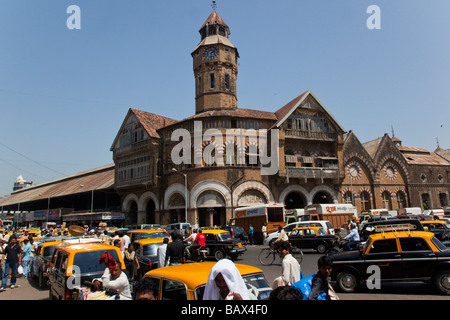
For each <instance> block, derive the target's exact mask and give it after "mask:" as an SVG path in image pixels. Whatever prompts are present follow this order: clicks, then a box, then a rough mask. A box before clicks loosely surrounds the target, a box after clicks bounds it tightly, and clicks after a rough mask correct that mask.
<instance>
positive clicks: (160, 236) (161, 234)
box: [135, 232, 168, 240]
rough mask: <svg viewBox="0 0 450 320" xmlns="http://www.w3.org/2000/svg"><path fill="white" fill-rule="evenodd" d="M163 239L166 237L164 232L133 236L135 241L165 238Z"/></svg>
mask: <svg viewBox="0 0 450 320" xmlns="http://www.w3.org/2000/svg"><path fill="white" fill-rule="evenodd" d="M165 237H168V235H167V233H166V232H152V233H137V234H136V235H135V240H137V239H148V238H165Z"/></svg>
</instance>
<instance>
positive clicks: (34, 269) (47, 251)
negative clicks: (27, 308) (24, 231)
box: [30, 239, 63, 288]
mask: <svg viewBox="0 0 450 320" xmlns="http://www.w3.org/2000/svg"><path fill="white" fill-rule="evenodd" d="M52 240H53V239H52ZM62 243H63V241H62V239H57V240H53V241H45V242H42V243H40V244H39V245H38V246H37V249H36V252H35V254H34V257H33V259H32V262H31V271H30V272H31V276H32V277H33V278H35V279H37V281H38V284H39V287H40V288H45V287H46V286H47V282H48V271H49V268H50V259H51V258H52V255H53V252H54V251H55V249H56V248H57V247H58V246H59V245H61V244H62Z"/></svg>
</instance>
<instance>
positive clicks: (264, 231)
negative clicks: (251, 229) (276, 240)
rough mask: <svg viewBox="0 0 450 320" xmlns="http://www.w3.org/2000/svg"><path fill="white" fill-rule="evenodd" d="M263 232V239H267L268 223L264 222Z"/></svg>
mask: <svg viewBox="0 0 450 320" xmlns="http://www.w3.org/2000/svg"><path fill="white" fill-rule="evenodd" d="M261 232H262V234H263V238H264V239H265V238H266V237H267V223H265V222H264V224H263V226H262V227H261Z"/></svg>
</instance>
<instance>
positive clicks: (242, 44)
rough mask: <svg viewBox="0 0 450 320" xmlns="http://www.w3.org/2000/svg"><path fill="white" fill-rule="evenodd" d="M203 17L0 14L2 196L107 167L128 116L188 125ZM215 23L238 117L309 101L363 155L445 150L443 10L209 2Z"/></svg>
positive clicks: (449, 26) (86, 4)
mask: <svg viewBox="0 0 450 320" xmlns="http://www.w3.org/2000/svg"><path fill="white" fill-rule="evenodd" d="M211 4H212V1H211V0H189V1H186V0H172V1H167V0H164V1H163V0H158V1H155V0H126V1H123V0H34V1H29V0H0V116H1V122H0V196H2V195H7V194H10V193H11V192H12V188H13V184H14V181H15V180H16V178H17V176H18V175H19V174H21V175H22V176H23V178H24V179H25V180H27V181H33V182H34V183H36V184H39V183H44V182H47V181H51V180H54V179H59V178H62V177H65V176H68V175H72V174H75V173H79V172H82V171H85V170H89V169H93V168H97V167H101V166H103V165H107V164H111V163H113V159H112V152H111V151H110V148H111V145H112V143H113V141H114V138H115V137H116V135H117V133H118V131H119V129H120V126H121V124H122V122H123V121H124V119H125V116H126V114H127V111H128V109H129V108H137V109H141V110H144V111H148V112H152V113H156V114H159V115H162V116H166V117H169V118H173V119H176V120H182V119H184V118H187V117H189V116H192V115H193V114H194V113H195V96H194V93H195V91H194V89H195V87H194V75H193V70H192V57H191V52H192V51H193V50H194V48H195V47H196V46H197V44H198V43H199V42H200V34H199V33H198V30H199V29H200V27H201V26H202V24H203V23H204V21H205V20H206V19H207V18H208V16H209V14H210V13H211V12H212V7H211ZM72 5H76V6H78V8H79V9H80V14H79V15H78V16H74V12H73V11H71V10H70V11H69V13H68V12H67V11H68V8H69V7H70V6H72ZM372 5H375V6H377V8H378V9H379V10H378V11H376V12H375V11H372V10H369V11H368V8H369V7H371V6H372ZM217 12H218V13H219V14H220V15H221V17H222V18H223V19H224V21H225V22H226V23H227V24H228V26H229V27H230V30H231V35H230V40H231V42H232V43H233V44H234V45H235V46H236V47H237V48H238V51H239V55H240V58H239V69H238V72H239V73H238V79H237V97H238V107H240V108H248V109H257V110H264V111H272V112H274V111H276V110H278V109H279V108H281V107H282V106H284V105H285V104H286V103H288V102H289V101H291V100H292V99H294V98H295V97H297V96H298V95H300V94H301V93H303V92H304V91H306V90H311V91H312V92H313V93H314V95H315V96H316V97H317V98H318V99H319V100H320V101H321V103H322V104H323V105H324V106H325V107H326V108H327V109H328V110H329V111H330V112H331V113H332V115H333V116H334V117H335V118H336V119H337V121H338V122H339V123H340V124H341V125H342V127H343V128H344V129H345V130H346V131H347V132H348V131H350V130H352V131H353V132H354V133H355V134H356V136H357V137H358V139H359V140H360V141H361V142H362V143H364V142H367V141H370V140H373V139H376V138H379V137H382V136H383V135H384V134H385V133H388V134H389V135H390V136H392V130H394V133H395V136H396V137H398V138H400V139H401V140H402V141H403V145H405V146H412V147H420V148H425V149H427V150H430V151H434V150H435V149H436V147H437V141H438V142H439V146H440V147H441V148H443V149H449V148H450V123H449V121H448V119H450V108H449V106H450V81H449V77H450V59H449V57H450V41H449V39H450V34H449V33H450V1H448V0H433V1H425V0H370V1H366V0H320V1H317V0H278V1H276V0H266V1H261V0H260V1H256V0H217ZM75 17H79V18H80V19H79V20H73V18H75ZM368 20H369V22H370V23H369V25H373V24H374V23H375V22H378V23H379V27H380V28H379V29H373V28H369V27H368V24H367V22H368ZM68 21H69V22H70V23H69V26H70V25H71V23H72V22H74V21H79V22H80V23H79V26H80V29H71V28H68Z"/></svg>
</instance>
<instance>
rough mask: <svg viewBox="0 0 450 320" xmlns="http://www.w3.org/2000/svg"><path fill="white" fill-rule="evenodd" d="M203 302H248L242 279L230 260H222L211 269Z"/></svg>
mask: <svg viewBox="0 0 450 320" xmlns="http://www.w3.org/2000/svg"><path fill="white" fill-rule="evenodd" d="M203 300H250V298H249V294H248V290H247V286H246V285H245V282H244V279H242V277H241V274H240V273H239V270H238V269H237V268H236V266H235V265H234V263H233V262H232V261H231V260H228V259H222V260H220V261H219V262H217V263H216V264H215V265H214V267H213V268H212V269H211V272H210V273H209V276H208V280H207V282H206V287H205V292H204V294H203Z"/></svg>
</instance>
